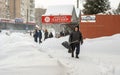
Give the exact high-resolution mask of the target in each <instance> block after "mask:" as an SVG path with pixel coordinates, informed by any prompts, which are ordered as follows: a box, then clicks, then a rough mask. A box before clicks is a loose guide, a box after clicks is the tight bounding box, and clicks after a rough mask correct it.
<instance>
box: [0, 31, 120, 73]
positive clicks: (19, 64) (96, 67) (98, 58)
mask: <svg viewBox="0 0 120 75" xmlns="http://www.w3.org/2000/svg"><path fill="white" fill-rule="evenodd" d="M9 34H10V35H6V34H5V33H0V75H120V60H119V59H120V34H116V35H113V36H106V37H101V38H95V39H84V44H83V45H82V46H81V53H80V55H79V57H80V58H79V59H76V58H71V54H70V53H68V50H67V49H65V48H64V47H63V46H62V45H61V43H62V42H63V41H67V40H68V36H66V37H61V38H51V39H47V40H45V41H43V43H42V44H38V43H35V42H34V41H33V37H32V36H29V35H28V34H23V33H9Z"/></svg>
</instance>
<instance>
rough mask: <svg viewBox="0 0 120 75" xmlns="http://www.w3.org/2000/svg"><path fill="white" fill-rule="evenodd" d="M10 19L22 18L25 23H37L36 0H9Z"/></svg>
mask: <svg viewBox="0 0 120 75" xmlns="http://www.w3.org/2000/svg"><path fill="white" fill-rule="evenodd" d="M9 8H10V18H11V19H15V18H21V19H23V20H24V22H31V21H35V14H34V13H35V2H34V0H9Z"/></svg>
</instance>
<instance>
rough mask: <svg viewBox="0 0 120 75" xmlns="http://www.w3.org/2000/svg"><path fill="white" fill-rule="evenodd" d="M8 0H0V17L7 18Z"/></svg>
mask: <svg viewBox="0 0 120 75" xmlns="http://www.w3.org/2000/svg"><path fill="white" fill-rule="evenodd" d="M6 14H7V13H6V0H0V18H6V16H7V15H6Z"/></svg>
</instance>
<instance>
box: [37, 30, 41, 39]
mask: <svg viewBox="0 0 120 75" xmlns="http://www.w3.org/2000/svg"><path fill="white" fill-rule="evenodd" d="M38 37H39V38H42V32H41V30H39V33H38Z"/></svg>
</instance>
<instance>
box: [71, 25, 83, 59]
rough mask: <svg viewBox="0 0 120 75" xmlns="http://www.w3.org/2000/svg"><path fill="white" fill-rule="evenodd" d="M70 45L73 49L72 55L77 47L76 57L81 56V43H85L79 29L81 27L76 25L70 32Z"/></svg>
mask: <svg viewBox="0 0 120 75" xmlns="http://www.w3.org/2000/svg"><path fill="white" fill-rule="evenodd" d="M69 42H70V46H71V49H72V55H71V56H72V57H74V51H75V49H76V58H79V57H78V55H79V53H80V44H83V37H82V33H81V32H80V31H79V27H77V26H76V27H75V30H74V31H73V32H72V33H71V34H70V37H69Z"/></svg>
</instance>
